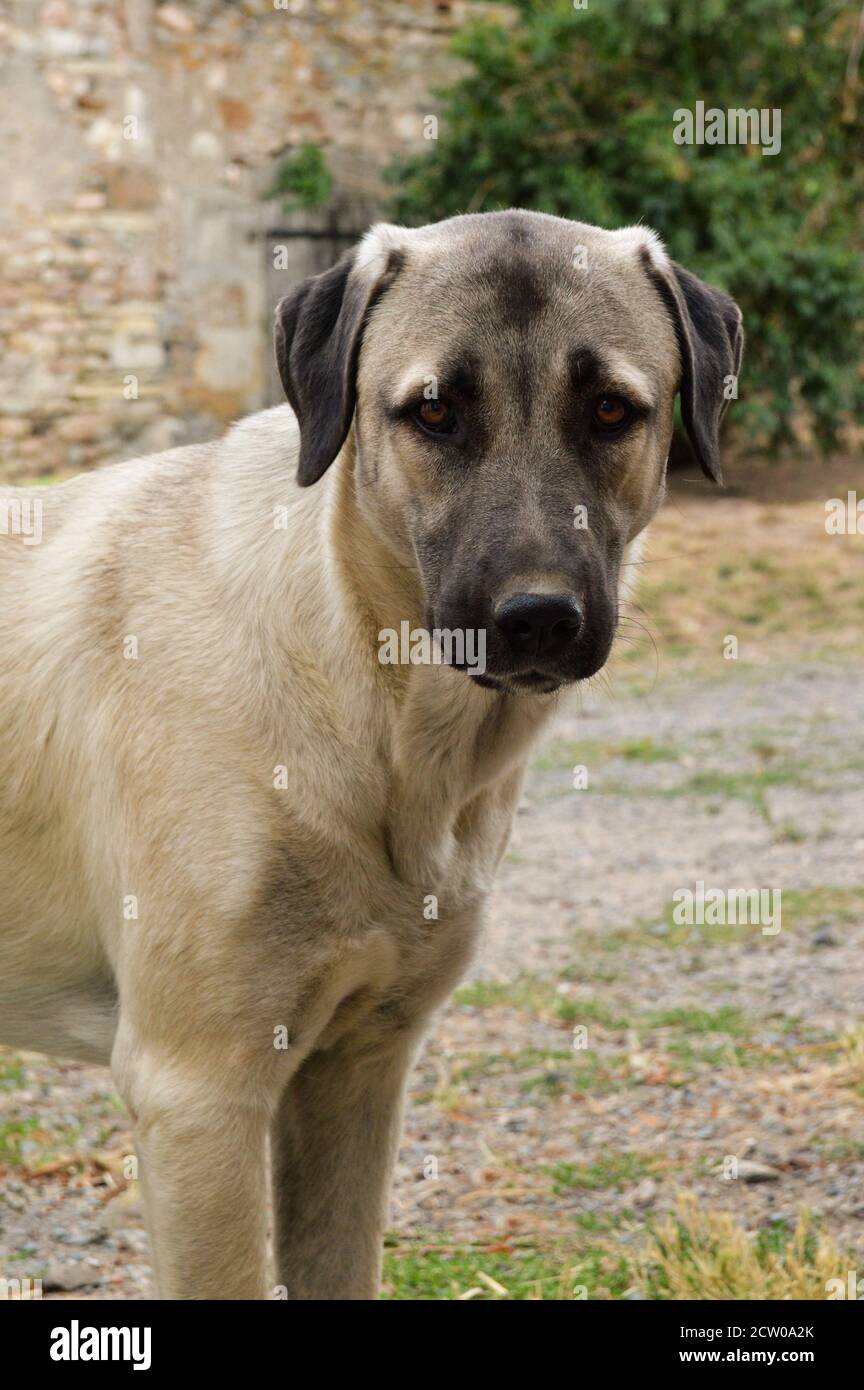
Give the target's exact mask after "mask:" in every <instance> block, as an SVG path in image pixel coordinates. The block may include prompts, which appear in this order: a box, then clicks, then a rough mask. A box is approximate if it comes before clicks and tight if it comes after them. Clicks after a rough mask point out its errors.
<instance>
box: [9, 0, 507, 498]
mask: <svg viewBox="0 0 864 1390" xmlns="http://www.w3.org/2000/svg"><path fill="white" fill-rule="evenodd" d="M483 8H484V7H482V6H478V5H477V4H476V3H473V0H465V3H461V4H460V3H452V4H451V3H447V2H446V0H441V3H435V0H413V2H412V0H237V3H229V2H228V0H194V3H193V0H187V2H186V3H185V4H159V3H155V0H6V3H5V5H4V7H3V10H2V12H0V87H2V92H3V98H2V111H0V150H2V158H3V161H4V178H3V198H2V200H0V254H2V260H3V265H2V275H0V340H2V341H0V477H2V478H3V479H5V480H7V481H17V480H19V479H23V478H27V477H42V476H50V475H54V474H57V473H60V474H64V473H66V472H68V471H70V470H74V469H76V468H81V467H88V466H90V465H92V464H94V463H96V462H98V461H100V460H102V459H105V458H125V457H131V456H134V455H135V454H137V453H145V452H149V451H151V450H154V449H157V448H164V447H168V446H169V445H171V444H173V443H181V442H186V441H188V440H193V439H202V438H209V437H211V436H212V435H214V434H216V433H218V431H219V430H220V429H221V428H222V427H223V426H224V424H225V423H226V422H227V421H229V420H231V419H233V418H235V417H236V416H238V415H241V414H243V413H245V412H247V411H249V410H254V409H257V408H259V407H260V406H261V405H262V404H265V403H267V402H268V396H269V395H270V393H272V389H273V387H272V375H270V376H268V373H269V356H270V350H271V349H270V317H271V313H272V302H271V301H272V299H273V298H274V297H275V295H276V293H277V292H278V291H279V290H281V291H282V292H284V290H285V289H287V288H288V286H289V285H290V284H291V283H292V281H293V280H294V279H297V278H299V277H300V276H301V275H302V274H304V273H305V271H306V268H307V266H308V264H309V248H308V246H306V245H304V237H303V234H304V233H305V232H306V231H307V230H311V231H313V232H318V233H319V234H320V231H321V229H322V228H330V229H331V230H334V233H335V236H336V239H334V242H333V246H334V248H335V249H338V244H339V243H338V236H339V235H345V234H347V233H349V232H351V231H353V230H355V229H356V228H358V227H362V226H365V225H366V223H368V221H369V220H371V219H372V218H373V217H375V216H378V215H380V214H381V211H382V209H383V207H384V205H385V198H386V192H385V187H384V185H383V184H382V181H381V171H382V168H383V167H384V165H386V164H387V163H388V162H389V160H390V159H391V158H392V157H393V156H394V155H396V154H398V153H399V152H400V151H401V152H404V151H407V150H408V149H410V148H416V147H419V146H420V145H421V143H422V138H423V116H424V115H425V114H428V113H430V112H434V110H435V106H434V103H432V99H431V98H430V96H429V92H430V91H431V90H432V89H433V88H435V87H436V86H440V85H442V84H443V83H445V82H447V81H449V80H452V77H453V73H454V65H453V60H452V58H451V57H450V56H449V55H448V52H447V45H448V40H449V37H450V35H451V34H452V31H453V29H454V28H455V27H456V26H457V25H459V24H461V23H463V22H464V21H465V18H466V15H467V14H468V13H470V14H471V15H474V14H476V13H477V12H478V10H480V9H483ZM496 8H497V7H496ZM430 103H431V104H430ZM307 142H312V143H314V144H315V145H317V146H319V147H321V149H322V151H323V152H324V154H325V156H326V158H327V161H328V164H329V166H330V168H331V170H332V172H333V173H334V176H335V184H334V189H335V191H334V198H333V203H332V206H330V207H328V208H326V209H323V210H321V211H320V212H318V213H316V214H315V215H311V214H310V215H306V214H301V213H296V212H295V213H293V214H292V215H291V216H290V217H289V218H287V219H286V218H285V217H283V216H282V214H281V211H280V209H279V206H278V204H274V203H273V202H272V201H271V202H268V201H266V200H265V199H264V197H263V194H264V193H265V191H266V190H267V188H268V187H269V184H270V182H271V180H272V176H273V170H274V168H275V166H276V164H277V163H278V160H279V158H280V157H281V156H284V154H285V153H286V151H290V150H292V149H296V148H299V147H300V146H302V145H303V144H305V143H307ZM274 227H280V228H282V227H287V228H288V230H289V231H291V232H292V233H293V234H294V235H293V236H292V238H291V239H290V240H289V241H288V242H287V243H286V244H287V245H288V246H289V250H290V254H289V256H288V264H287V266H286V268H285V269H284V270H281V271H280V272H279V275H280V276H282V277H284V283H282V284H281V285H280V284H279V283H278V278H277V279H276V280H275V281H274V275H273V267H272V265H268V259H269V258H270V256H271V250H272V238H271V240H270V242H268V240H267V236H266V234H267V232H268V230H271V229H273V228H274ZM297 233H300V234H301V235H299V236H298V235H297ZM310 245H311V242H310ZM325 254H326V253H325ZM321 255H322V250H321V247H320V235H319V246H318V251H317V257H318V263H320V259H321Z"/></svg>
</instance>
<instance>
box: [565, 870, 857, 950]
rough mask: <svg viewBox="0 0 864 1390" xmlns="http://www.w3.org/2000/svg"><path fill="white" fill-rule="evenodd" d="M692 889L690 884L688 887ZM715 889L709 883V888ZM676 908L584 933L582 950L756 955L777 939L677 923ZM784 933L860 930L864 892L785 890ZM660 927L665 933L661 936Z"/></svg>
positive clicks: (746, 928) (756, 931) (752, 930)
mask: <svg viewBox="0 0 864 1390" xmlns="http://www.w3.org/2000/svg"><path fill="white" fill-rule="evenodd" d="M690 886H691V887H692V885H690ZM712 886H714V885H711V884H709V885H708V887H712ZM674 910H675V904H674V903H673V902H671V901H670V902H668V903H666V904H665V908H664V910H663V913H662V914H658V915H657V916H656V917H643V918H641V919H639V920H637V921H636V922H634V923H633V925H632V926H627V927H613V928H611V929H610V930H608V931H580V933H579V936H578V938H577V942H578V946H579V948H580V950H581V951H583V952H584V950H585V948H586V946H589V945H590V947H592V948H593V949H596V950H599V951H602V952H615V951H621V950H634V949H644V948H647V949H650V950H661V951H668V950H678V949H681V948H684V947H686V948H692V947H693V946H694V945H699V946H704V947H711V946H725V945H729V944H731V943H736V942H737V943H740V942H743V941H745V940H746V941H747V943H748V946H750V947H752V948H753V949H754V950H765V949H770V948H771V944H772V942H775V941H776V940H777V937H776V936H763V935H762V932H761V930H760V928H759V927H758V926H750V925H748V924H746V923H745V924H742V925H739V926H729V925H728V924H727V925H721V926H709V925H707V924H705V923H702V924H700V923H694V924H693V925H689V924H686V923H684V924H679V923H677V922H675V921H674V920H673V916H672V914H673V912H674ZM781 910H782V931H783V932H786V931H795V930H802V929H807V928H810V927H815V926H818V925H820V924H821V923H823V922H825V921H830V922H832V923H834V924H836V925H838V926H843V925H850V926H852V925H857V924H858V923H860V922H861V921H862V918H864V887H854V888H846V887H842V888H837V887H832V886H830V885H824V886H821V887H818V888H804V889H795V888H784V889H783V896H782V899H781ZM658 926H662V928H663V930H662V932H661V931H658Z"/></svg>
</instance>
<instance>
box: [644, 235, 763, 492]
mask: <svg viewBox="0 0 864 1390" xmlns="http://www.w3.org/2000/svg"><path fill="white" fill-rule="evenodd" d="M644 259H645V266H646V269H647V271H648V274H649V276H650V277H651V279H652V280H653V282H654V284H655V285H656V286H657V289H658V290H659V291H660V294H661V296H662V298H663V301H664V303H665V305H666V308H667V309H668V310H669V314H670V316H671V318H672V322H673V323H674V325H675V333H676V336H677V338H678V348H679V351H680V353H681V387H680V391H681V419H682V420H683V422H684V428H685V429H686V431H687V437H688V439H689V440H690V443H691V445H692V448H693V452H694V454H695V455H696V458H697V460H698V461H699V463H700V464H701V465H702V469H703V472H705V473H707V475H708V477H709V478H711V479H713V481H714V482H715V483H719V482H720V480H721V475H720V422H721V420H722V419H723V415H724V413H725V411H726V407H727V406H728V404H729V400H730V392H729V390H728V387H729V386H730V378H735V377H737V375H738V369H739V367H740V366H741V356H742V353H743V351H744V329H743V327H742V322H741V310H740V309H739V308H738V305H737V304H736V303H735V300H734V299H732V297H731V296H730V295H728V294H725V293H724V291H723V290H715V289H714V288H712V286H711V285H706V284H704V282H703V281H702V280H699V279H697V277H696V276H695V275H691V274H690V271H689V270H685V269H684V267H683V266H680V265H678V264H677V263H676V262H675V261H671V260H667V261H665V263H664V264H662V265H660V264H657V263H656V262H655V261H654V260H652V258H651V257H650V255H648V254H647V253H646V254H645V257H644ZM736 394H737V392H736Z"/></svg>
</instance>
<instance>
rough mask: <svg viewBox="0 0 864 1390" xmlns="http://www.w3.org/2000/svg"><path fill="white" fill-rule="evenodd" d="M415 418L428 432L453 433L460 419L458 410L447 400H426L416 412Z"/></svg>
mask: <svg viewBox="0 0 864 1390" xmlns="http://www.w3.org/2000/svg"><path fill="white" fill-rule="evenodd" d="M414 419H415V420H416V421H417V423H418V425H420V427H421V429H424V430H425V431H426V433H427V434H453V433H454V431H455V429H456V426H457V424H458V421H457V419H456V412H455V410H454V409H453V408H452V406H449V405H448V404H447V402H446V401H440V400H434V401H424V402H423V404H422V405H420V406H418V407H417V409H416V410H415V412H414Z"/></svg>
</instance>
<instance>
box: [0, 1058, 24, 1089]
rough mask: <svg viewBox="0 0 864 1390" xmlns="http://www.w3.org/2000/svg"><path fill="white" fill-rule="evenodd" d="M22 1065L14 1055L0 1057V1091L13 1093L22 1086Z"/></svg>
mask: <svg viewBox="0 0 864 1390" xmlns="http://www.w3.org/2000/svg"><path fill="white" fill-rule="evenodd" d="M25 1076H26V1072H25V1070H24V1063H23V1062H22V1061H20V1060H19V1059H18V1058H17V1057H16V1056H15V1055H14V1053H11V1052H10V1053H6V1054H2V1055H0V1091H15V1090H17V1089H18V1088H19V1087H20V1086H23V1085H24V1080H25Z"/></svg>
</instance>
